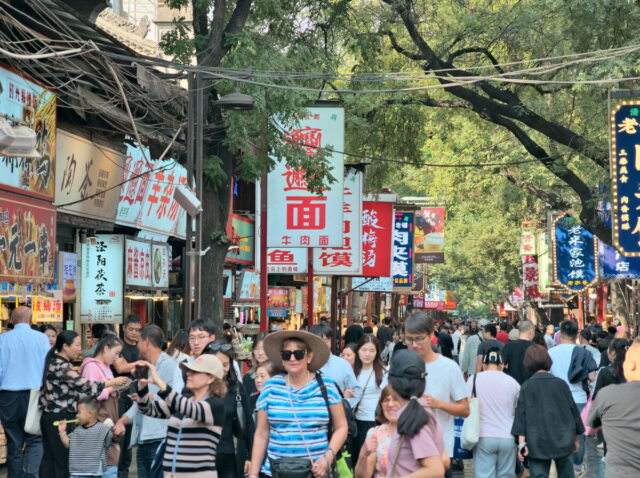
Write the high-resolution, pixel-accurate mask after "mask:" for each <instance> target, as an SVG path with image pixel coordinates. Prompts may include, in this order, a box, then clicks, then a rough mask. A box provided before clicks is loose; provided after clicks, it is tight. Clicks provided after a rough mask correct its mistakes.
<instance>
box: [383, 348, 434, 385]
mask: <svg viewBox="0 0 640 478" xmlns="http://www.w3.org/2000/svg"><path fill="white" fill-rule="evenodd" d="M389 365H390V366H389V375H390V376H392V377H398V378H408V379H412V378H424V377H426V375H427V372H425V367H424V360H422V357H420V355H418V354H417V353H416V352H414V351H413V350H409V349H401V350H398V351H397V352H395V353H394V354H393V356H392V358H391V363H390V364H389Z"/></svg>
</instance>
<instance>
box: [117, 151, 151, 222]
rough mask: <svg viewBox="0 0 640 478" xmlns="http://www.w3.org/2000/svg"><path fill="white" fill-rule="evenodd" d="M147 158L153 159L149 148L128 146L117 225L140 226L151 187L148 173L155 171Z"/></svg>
mask: <svg viewBox="0 0 640 478" xmlns="http://www.w3.org/2000/svg"><path fill="white" fill-rule="evenodd" d="M143 151H144V155H143ZM145 157H146V158H150V157H151V156H150V155H149V148H146V147H142V149H141V148H140V147H139V146H138V144H137V143H136V144H135V145H130V144H127V153H126V156H125V160H124V175H123V178H122V187H121V188H120V198H119V200H118V212H117V214H116V224H122V225H123V226H133V227H137V225H138V217H139V216H140V211H141V210H142V205H143V202H144V200H145V198H146V193H147V187H148V185H149V177H148V174H146V172H147V171H150V170H152V169H153V163H151V162H149V161H147V160H146V159H145Z"/></svg>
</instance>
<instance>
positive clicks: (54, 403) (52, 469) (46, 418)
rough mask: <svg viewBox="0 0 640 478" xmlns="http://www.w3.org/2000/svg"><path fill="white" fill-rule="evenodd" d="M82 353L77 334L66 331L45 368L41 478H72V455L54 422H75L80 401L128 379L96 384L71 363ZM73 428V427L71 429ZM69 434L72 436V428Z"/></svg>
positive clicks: (41, 398) (41, 399)
mask: <svg viewBox="0 0 640 478" xmlns="http://www.w3.org/2000/svg"><path fill="white" fill-rule="evenodd" d="M80 352H82V349H81V347H80V337H79V336H78V333H77V332H75V331H73V330H63V331H62V332H60V334H58V337H56V343H55V345H54V346H53V347H52V348H51V350H50V351H49V353H48V354H47V357H46V359H45V364H44V374H43V378H42V387H41V389H40V408H41V409H42V417H41V418H40V428H41V430H42V444H43V449H44V454H43V457H42V462H41V464H40V476H46V477H52V478H67V477H68V476H69V453H68V450H67V448H66V447H65V446H64V444H63V443H62V440H61V439H60V436H59V435H58V427H56V426H53V422H55V421H58V420H73V419H74V418H75V417H76V412H77V406H78V400H80V398H81V397H82V395H92V396H95V395H99V394H101V393H102V391H103V390H104V389H105V388H107V389H108V390H109V393H111V391H112V389H111V387H117V386H121V385H124V384H125V383H126V382H127V380H128V379H127V378H126V377H118V378H112V379H110V380H101V381H96V382H92V381H90V380H87V379H86V378H83V377H82V376H81V375H80V373H79V372H78V371H76V370H74V368H73V366H72V364H71V362H72V361H74V360H76V359H77V358H78V356H79V355H80ZM70 426H72V425H70ZM67 432H69V433H70V432H71V429H70V428H68V429H67Z"/></svg>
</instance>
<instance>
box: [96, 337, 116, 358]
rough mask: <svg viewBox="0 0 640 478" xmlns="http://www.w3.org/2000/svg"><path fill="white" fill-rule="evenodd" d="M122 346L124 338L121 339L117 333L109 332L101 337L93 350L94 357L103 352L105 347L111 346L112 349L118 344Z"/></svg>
mask: <svg viewBox="0 0 640 478" xmlns="http://www.w3.org/2000/svg"><path fill="white" fill-rule="evenodd" d="M118 345H120V346H122V340H120V339H119V338H118V337H116V336H115V335H111V334H107V335H105V336H104V337H102V338H101V339H100V342H98V343H97V344H96V349H95V350H94V351H93V358H96V357H97V356H98V355H100V354H101V353H102V351H103V350H104V349H105V347H109V348H110V349H112V348H113V347H116V346H118Z"/></svg>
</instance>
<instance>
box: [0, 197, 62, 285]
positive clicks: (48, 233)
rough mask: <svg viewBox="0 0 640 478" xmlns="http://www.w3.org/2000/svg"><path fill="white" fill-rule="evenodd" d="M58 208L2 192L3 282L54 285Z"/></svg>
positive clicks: (0, 251)
mask: <svg viewBox="0 0 640 478" xmlns="http://www.w3.org/2000/svg"><path fill="white" fill-rule="evenodd" d="M55 253H56V209H55V207H53V206H51V205H49V204H47V203H45V202H41V201H37V200H35V199H29V198H26V197H18V196H14V195H12V194H8V193H3V192H0V281H8V282H17V283H21V284H24V283H30V282H33V283H37V284H48V283H51V282H53V280H54V279H53V271H54V261H55Z"/></svg>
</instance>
